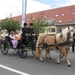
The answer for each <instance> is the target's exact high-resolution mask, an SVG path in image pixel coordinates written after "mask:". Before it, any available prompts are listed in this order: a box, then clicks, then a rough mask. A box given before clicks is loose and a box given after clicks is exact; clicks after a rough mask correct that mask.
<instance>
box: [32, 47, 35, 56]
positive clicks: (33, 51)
mask: <svg viewBox="0 0 75 75" xmlns="http://www.w3.org/2000/svg"><path fill="white" fill-rule="evenodd" d="M35 48H36V47H35V46H33V47H32V54H33V55H34V56H35Z"/></svg>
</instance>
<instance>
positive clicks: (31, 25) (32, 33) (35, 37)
mask: <svg viewBox="0 0 75 75" xmlns="http://www.w3.org/2000/svg"><path fill="white" fill-rule="evenodd" d="M29 34H30V42H31V43H32V44H33V43H34V42H35V41H36V40H37V35H36V33H35V30H34V29H33V23H30V25H29Z"/></svg>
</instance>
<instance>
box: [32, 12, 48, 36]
mask: <svg viewBox="0 0 75 75" xmlns="http://www.w3.org/2000/svg"><path fill="white" fill-rule="evenodd" d="M43 15H44V12H42V13H41V14H40V15H39V16H38V17H37V18H36V19H34V20H33V17H31V22H32V23H33V28H34V29H35V31H36V33H37V34H38V35H39V33H44V32H45V27H46V26H47V23H45V22H44V20H43Z"/></svg>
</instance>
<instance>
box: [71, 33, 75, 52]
mask: <svg viewBox="0 0 75 75" xmlns="http://www.w3.org/2000/svg"><path fill="white" fill-rule="evenodd" d="M74 46H75V33H74V34H73V44H72V52H73V53H74Z"/></svg>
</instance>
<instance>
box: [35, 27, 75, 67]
mask: <svg viewBox="0 0 75 75" xmlns="http://www.w3.org/2000/svg"><path fill="white" fill-rule="evenodd" d="M73 33H74V27H66V28H65V29H63V30H62V32H61V33H58V34H56V35H55V36H53V35H50V34H43V35H40V36H39V37H38V39H37V43H36V53H35V56H36V58H38V59H40V61H43V58H42V56H41V52H42V50H43V49H45V50H46V52H47V51H49V50H57V49H59V50H60V53H59V57H58V58H57V63H60V58H61V56H62V55H64V56H65V59H66V61H67V64H68V66H71V63H70V61H69V59H68V52H67V48H68V46H69V44H70V43H71V42H73Z"/></svg>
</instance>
